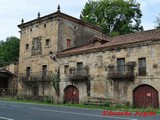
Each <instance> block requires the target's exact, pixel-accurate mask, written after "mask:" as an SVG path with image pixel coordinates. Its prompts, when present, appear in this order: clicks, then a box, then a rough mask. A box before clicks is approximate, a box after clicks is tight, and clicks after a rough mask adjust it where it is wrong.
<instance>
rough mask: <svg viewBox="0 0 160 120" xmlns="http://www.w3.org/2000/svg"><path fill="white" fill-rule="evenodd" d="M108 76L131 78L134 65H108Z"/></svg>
mask: <svg viewBox="0 0 160 120" xmlns="http://www.w3.org/2000/svg"><path fill="white" fill-rule="evenodd" d="M108 77H109V78H111V79H131V80H133V78H134V66H132V65H121V66H109V71H108Z"/></svg>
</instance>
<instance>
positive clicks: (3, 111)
mask: <svg viewBox="0 0 160 120" xmlns="http://www.w3.org/2000/svg"><path fill="white" fill-rule="evenodd" d="M102 113H103V110H92V109H84V108H73V107H63V106H49V105H39V104H28V103H16V102H7V101H0V120H160V116H159V115H156V116H149V117H140V116H134V114H132V115H131V116H127V117H126V116H124V115H123V116H109V115H106V116H102Z"/></svg>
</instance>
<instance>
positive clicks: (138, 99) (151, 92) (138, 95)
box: [133, 85, 159, 108]
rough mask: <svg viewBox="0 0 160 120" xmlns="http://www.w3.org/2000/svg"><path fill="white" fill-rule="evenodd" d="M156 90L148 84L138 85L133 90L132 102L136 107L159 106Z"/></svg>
mask: <svg viewBox="0 0 160 120" xmlns="http://www.w3.org/2000/svg"><path fill="white" fill-rule="evenodd" d="M158 101H159V97H158V91H157V90H156V89H155V88H153V87H152V86H149V85H140V86H138V87H137V88H135V90H134V91H133V103H134V105H135V106H136V107H154V108H158V107H159V102H158Z"/></svg>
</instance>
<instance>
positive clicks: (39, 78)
mask: <svg viewBox="0 0 160 120" xmlns="http://www.w3.org/2000/svg"><path fill="white" fill-rule="evenodd" d="M52 78H53V72H51V71H47V72H46V73H45V74H44V73H43V72H42V71H39V72H31V73H30V75H29V76H28V75H27V74H26V73H19V80H20V81H23V82H49V81H52Z"/></svg>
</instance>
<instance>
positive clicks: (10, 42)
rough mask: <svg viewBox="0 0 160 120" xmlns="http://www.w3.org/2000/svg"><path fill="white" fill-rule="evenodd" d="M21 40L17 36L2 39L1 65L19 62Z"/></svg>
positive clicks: (0, 48) (0, 43) (0, 47)
mask: <svg viewBox="0 0 160 120" xmlns="http://www.w3.org/2000/svg"><path fill="white" fill-rule="evenodd" d="M19 42H20V40H19V39H18V38H16V37H8V38H6V41H0V67H2V66H4V65H8V64H10V63H13V62H18V58H19Z"/></svg>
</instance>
